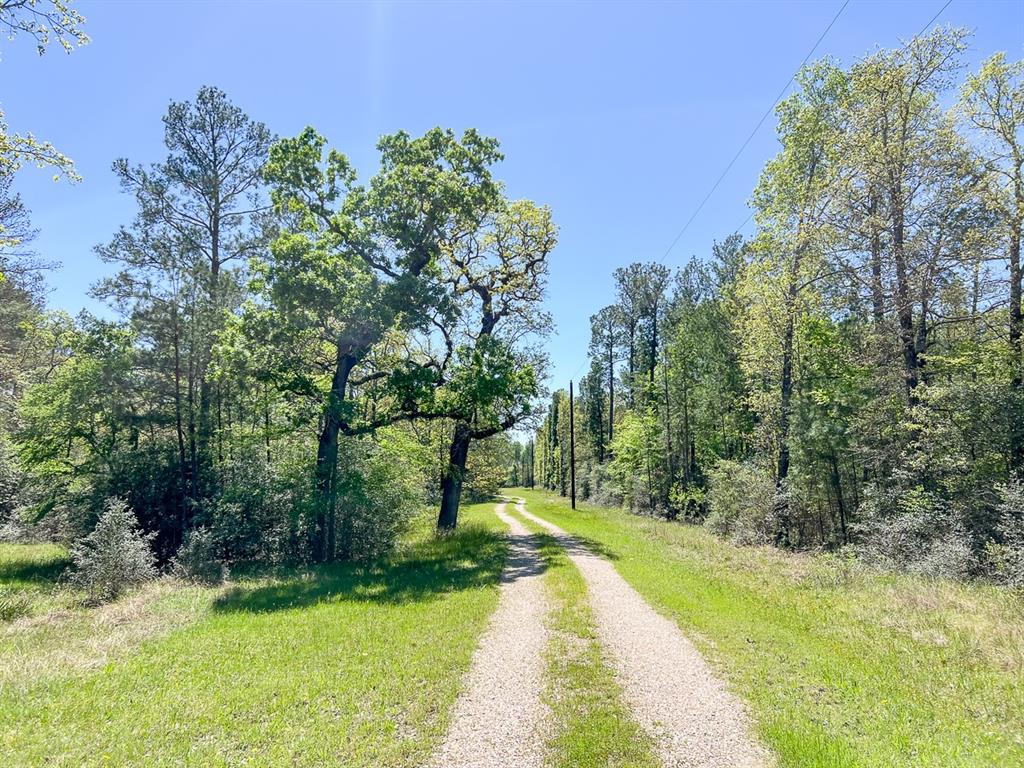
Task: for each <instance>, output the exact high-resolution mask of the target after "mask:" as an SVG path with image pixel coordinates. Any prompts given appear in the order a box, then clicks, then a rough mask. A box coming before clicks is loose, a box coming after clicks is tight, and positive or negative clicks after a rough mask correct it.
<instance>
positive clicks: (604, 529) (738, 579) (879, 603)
mask: <svg viewBox="0 0 1024 768" xmlns="http://www.w3.org/2000/svg"><path fill="white" fill-rule="evenodd" d="M508 493H509V494H510V495H521V496H524V497H525V498H526V499H527V501H528V502H529V507H530V510H531V511H532V512H534V513H537V514H540V515H542V516H543V517H545V518H547V519H548V520H550V521H551V522H554V523H556V524H558V525H559V526H561V527H563V528H565V529H566V530H568V531H570V532H571V533H573V534H575V535H577V536H580V537H582V538H584V539H587V540H590V541H591V542H593V543H595V544H598V545H600V547H601V549H602V551H604V552H605V553H606V554H608V555H609V556H610V557H611V558H612V559H613V561H614V563H615V566H616V568H617V569H618V570H619V572H620V573H621V574H622V575H623V577H624V578H625V579H626V580H627V581H629V582H630V584H632V585H633V586H634V588H636V589H637V590H638V591H639V592H640V593H641V594H642V595H643V596H644V597H645V598H646V599H647V600H648V601H649V602H650V603H651V604H652V605H653V606H655V608H657V609H658V610H660V611H662V612H663V613H664V614H665V615H667V616H670V617H671V618H673V619H674V620H675V621H676V622H677V623H678V624H679V626H680V627H681V628H682V629H683V630H684V631H685V632H686V633H687V634H688V635H689V637H690V638H691V639H692V640H693V641H694V642H695V643H696V644H697V645H698V647H699V648H700V649H701V650H702V651H703V652H704V653H705V654H706V655H707V657H708V658H709V659H710V660H711V661H712V662H713V663H714V664H715V665H716V667H717V668H718V669H719V670H720V671H721V673H722V674H723V676H725V677H726V679H727V680H728V681H729V683H730V685H731V687H732V689H733V690H734V691H736V692H737V693H738V694H739V695H740V696H741V697H743V698H744V699H745V700H746V701H747V702H748V703H749V705H750V707H751V709H752V712H753V714H754V715H755V717H756V719H757V721H758V723H759V730H760V733H761V735H762V737H763V738H764V740H765V742H766V743H767V744H769V745H770V746H771V747H772V748H773V749H774V750H775V751H776V753H777V754H778V755H779V758H780V763H781V765H783V766H794V767H796V766H800V768H810V767H812V766H822V767H824V766H829V767H832V766H864V767H865V768H866V767H868V766H871V767H872V768H895V767H897V766H907V767H909V766H914V767H915V768H917V767H919V766H935V767H936V768H940V767H941V768H953V767H954V766H972V767H977V768H996V767H997V766H1006V767H1007V768H1008V767H1009V766H1018V765H1024V606H1022V603H1021V601H1020V600H1019V599H1017V598H1014V597H1012V596H1011V595H1009V594H1007V593H1005V592H1002V591H1000V590H998V589H996V588H992V587H987V586H982V585H962V584H954V583H946V582H938V583H936V582H925V581H921V580H916V579H911V578H908V577H903V576H896V575H887V574H878V573H872V572H868V571H865V570H863V569H861V568H858V567H856V566H854V565H851V564H849V563H847V562H843V561H839V560H837V559H835V558H829V557H810V556H800V555H790V554H785V553H782V552H779V551H777V550H773V549H769V548H763V549H759V548H740V547H735V546H732V545H730V544H727V543H725V542H722V541H720V540H718V539H716V538H714V537H713V536H711V535H709V534H708V533H706V532H705V531H703V530H702V529H700V528H696V527H692V526H684V525H679V524H672V523H666V522H662V521H655V520H651V519H647V518H641V517H636V516H632V515H626V514H623V513H621V512H619V511H617V510H605V509H599V508H592V507H588V506H586V505H581V508H580V509H579V510H577V511H575V512H574V511H572V510H570V509H569V507H568V503H567V501H566V500H564V499H560V498H558V497H555V496H551V495H548V494H542V493H539V492H530V491H522V490H520V489H513V490H510V491H508Z"/></svg>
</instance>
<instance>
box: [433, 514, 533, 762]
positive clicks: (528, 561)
mask: <svg viewBox="0 0 1024 768" xmlns="http://www.w3.org/2000/svg"><path fill="white" fill-rule="evenodd" d="M495 512H496V514H497V515H498V517H499V518H500V519H501V521H502V522H503V523H505V524H506V525H507V526H508V527H509V532H508V540H509V554H508V559H507V560H506V562H505V569H504V570H503V571H502V575H501V596H500V597H499V599H498V607H497V608H496V609H495V611H494V614H493V615H492V616H491V620H490V623H489V624H488V627H487V630H486V631H485V632H484V634H483V635H482V636H481V638H480V643H479V645H478V646H477V649H476V651H475V653H474V654H473V661H472V665H471V666H470V670H469V673H468V675H467V677H466V680H465V689H464V691H463V693H462V695H461V696H460V697H459V699H458V701H456V703H455V709H454V711H453V712H452V715H451V719H450V723H451V724H450V727H449V730H448V733H447V735H446V736H445V740H444V742H443V743H442V744H441V746H440V748H439V749H438V750H437V752H436V753H435V754H434V757H433V759H432V760H431V761H430V763H429V765H430V766H433V767H434V768H498V767H499V766H508V767H509V768H512V767H513V766H515V767H517V768H541V766H543V764H544V728H543V726H544V723H545V721H546V720H547V719H548V715H549V712H548V708H547V706H546V705H545V704H544V702H543V700H542V698H541V694H542V691H543V689H544V670H545V663H546V662H545V650H546V649H547V644H548V627H547V614H548V603H549V601H548V598H547V595H546V594H545V592H544V585H543V582H542V579H543V574H544V561H543V558H542V557H541V554H540V551H539V549H538V548H537V543H536V541H535V540H534V537H533V536H532V535H531V533H530V531H529V530H528V529H527V528H526V527H525V526H524V525H523V524H522V523H521V522H520V521H519V520H516V519H515V518H514V517H510V516H509V515H507V514H506V513H505V505H504V504H499V505H498V506H497V508H496V509H495Z"/></svg>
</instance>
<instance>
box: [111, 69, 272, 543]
mask: <svg viewBox="0 0 1024 768" xmlns="http://www.w3.org/2000/svg"><path fill="white" fill-rule="evenodd" d="M163 122H164V144H165V146H166V147H167V150H168V155H167V158H166V160H164V161H163V162H162V163H157V164H154V165H152V166H150V167H148V168H147V167H144V166H141V165H134V166H133V165H131V164H129V162H128V161H127V160H125V159H120V160H117V161H115V163H114V172H115V173H116V174H117V176H118V177H119V179H120V181H121V186H122V189H123V190H124V191H125V192H127V193H129V194H131V195H132V196H133V197H134V198H135V202H136V204H137V205H138V212H137V214H136V217H135V220H134V222H132V224H131V225H130V226H128V227H122V228H121V229H120V230H119V231H118V232H117V234H116V235H115V236H114V238H113V239H112V240H111V242H110V243H108V244H106V245H101V246H98V247H97V248H96V251H97V253H98V254H99V255H100V257H101V258H102V259H103V260H104V261H107V262H111V263H115V264H119V265H121V267H122V271H121V272H120V273H118V274H117V275H116V276H115V277H113V278H111V279H107V280H103V281H101V282H100V283H98V284H97V286H96V287H95V289H94V292H95V293H96V295H98V296H100V297H102V298H105V299H107V300H109V301H111V302H112V303H113V304H114V305H115V306H116V307H117V308H119V309H120V310H121V311H122V312H123V313H124V314H125V315H126V316H128V317H129V318H130V319H131V321H132V323H133V324H134V325H135V327H136V330H137V331H138V332H139V333H140V336H141V338H143V339H145V340H146V341H147V342H148V343H147V345H146V355H145V357H146V358H147V359H146V363H147V366H148V367H149V368H150V369H151V370H152V371H153V372H154V374H155V376H154V379H153V380H152V383H153V386H155V387H157V388H158V391H159V392H161V393H162V394H164V393H166V396H167V397H168V399H170V400H171V401H172V402H173V408H174V422H175V430H176V439H177V451H178V462H179V476H180V483H181V488H180V494H181V514H180V527H181V531H180V534H179V535H180V536H181V537H184V535H185V532H186V530H187V529H188V527H189V525H190V522H191V514H192V509H193V507H194V505H195V504H196V503H197V501H198V499H200V498H201V497H203V496H208V495H210V493H211V491H212V485H211V484H212V482H213V477H212V474H213V464H214V456H213V451H212V449H211V443H212V440H213V435H214V424H213V419H212V416H211V411H212V408H213V377H212V375H211V367H212V364H213V352H214V346H215V344H216V342H217V339H218V337H219V335H220V334H221V333H222V331H223V329H224V318H225V315H226V313H228V312H231V311H234V310H236V309H237V308H238V306H239V304H240V301H241V294H242V285H243V282H244V274H243V267H244V265H245V261H246V260H247V259H248V258H250V257H254V256H256V255H257V254H258V253H259V252H260V251H261V249H263V248H265V247H266V244H267V236H266V233H265V230H264V225H263V223H262V221H261V214H262V212H263V210H264V209H265V203H264V201H263V197H262V179H261V172H262V168H263V164H264V162H265V159H266V154H267V151H268V149H269V146H270V142H271V137H270V133H269V131H268V130H267V128H266V126H264V125H263V124H262V123H259V122H256V121H254V120H252V119H250V118H249V117H248V116H247V115H246V114H245V113H244V112H243V111H242V110H241V109H239V108H238V107H236V106H235V105H233V104H232V103H231V102H230V101H229V100H228V98H227V96H226V95H225V94H224V93H223V92H222V91H220V90H218V89H216V88H212V87H208V86H207V87H203V88H200V89H199V92H198V93H197V95H196V98H195V100H194V101H192V102H171V104H170V106H169V107H168V110H167V114H166V115H165V116H164V118H163ZM218 407H219V403H218Z"/></svg>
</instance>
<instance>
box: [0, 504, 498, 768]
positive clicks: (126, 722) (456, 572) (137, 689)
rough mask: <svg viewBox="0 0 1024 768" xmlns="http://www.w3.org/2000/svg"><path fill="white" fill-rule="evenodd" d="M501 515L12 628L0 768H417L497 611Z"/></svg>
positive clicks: (2, 641) (0, 701) (4, 642)
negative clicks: (399, 543)
mask: <svg viewBox="0 0 1024 768" xmlns="http://www.w3.org/2000/svg"><path fill="white" fill-rule="evenodd" d="M492 509H493V505H490V504H488V505H479V506H478V507H476V508H470V509H468V510H467V511H466V514H465V517H464V521H465V525H464V526H463V527H462V529H461V531H460V532H459V533H458V534H456V535H454V536H451V537H446V538H442V539H437V538H434V537H433V536H432V535H431V534H430V532H429V529H428V528H427V527H426V526H424V527H421V528H420V529H419V530H418V531H417V532H416V535H415V536H413V537H412V540H411V541H410V542H409V543H408V545H407V546H406V547H405V548H404V550H403V551H402V552H401V553H400V554H398V555H396V556H394V557H392V558H389V559H387V560H385V561H382V562H378V563H375V564H372V565H352V564H345V565H335V566H330V567H324V568H318V569H314V570H310V571H308V572H295V571H291V572H283V573H281V574H278V575H277V576H275V577H263V578H247V579H246V580H244V581H241V582H237V583H233V584H232V585H229V586H228V587H226V588H219V589H209V588H207V589H203V588H192V587H183V586H181V585H175V584H174V583H173V582H169V581H163V582H161V583H159V584H157V585H154V586H152V587H148V588H146V589H144V590H142V591H140V592H136V593H134V594H133V595H131V596H129V597H127V598H125V599H123V600H121V601H119V602H118V603H115V604H113V605H110V606H104V607H102V608H100V609H78V610H76V611H73V612H71V613H70V614H69V615H58V616H56V617H43V616H40V617H35V618H33V619H28V620H23V621H19V622H15V623H14V624H12V625H9V626H8V628H7V629H6V630H5V631H4V632H2V633H0V669H2V670H3V677H0V683H2V687H0V765H4V766H5V767H6V766H10V767H11V768H14V767H15V766H29V765H42V764H46V765H48V766H92V765H119V766H120V765H124V766H127V765H147V766H152V765H167V766H171V765H174V766H179V765H194V766H227V765H289V766H319V765H328V764H330V765H345V766H400V765H414V764H417V763H419V762H421V761H422V760H423V759H424V758H426V757H427V756H428V755H429V754H430V752H431V749H432V747H433V746H434V745H435V744H436V743H437V741H438V740H439V738H440V736H441V734H442V733H443V732H444V729H445V727H446V725H447V716H448V712H449V710H450V707H451V704H452V703H453V701H454V699H455V697H456V695H457V694H458V688H459V684H460V681H461V680H462V677H463V674H464V672H465V671H466V669H467V668H468V666H469V661H470V657H471V654H472V651H473V648H474V646H475V644H476V640H477V636H478V635H479V633H480V632H481V631H482V630H483V628H484V626H485V624H486V621H487V618H488V616H489V615H490V613H491V611H492V610H493V608H494V606H495V604H496V601H497V594H498V592H497V588H496V585H497V581H498V576H499V574H500V571H501V568H502V565H503V563H504V559H505V554H506V546H505V541H504V538H503V537H502V536H501V535H500V534H499V531H500V524H499V523H498V522H497V520H496V519H495V518H494V516H493V514H491V510H492ZM126 626H127V627H134V628H135V629H136V630H137V631H130V632H128V633H127V634H126V635H125V636H120V637H118V633H119V632H121V630H122V629H123V628H124V627H126ZM122 634H123V633H122ZM69 635H70V637H71V639H70V640H67V639H66V637H67V636H69ZM111 636H114V639H113V640H111ZM97 649H99V650H98V651H97ZM79 657H81V658H79Z"/></svg>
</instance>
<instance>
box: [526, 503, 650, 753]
mask: <svg viewBox="0 0 1024 768" xmlns="http://www.w3.org/2000/svg"><path fill="white" fill-rule="evenodd" d="M509 511H510V512H511V511H512V508H511V507H509ZM517 517H519V516H518V515H517ZM520 520H521V521H522V523H523V524H524V525H525V526H527V528H529V529H530V530H531V532H533V534H534V535H535V536H536V537H537V541H538V542H539V544H540V549H541V554H542V556H543V558H544V563H545V573H544V586H545V589H546V590H547V592H548V594H549V596H550V599H551V603H552V614H551V629H552V641H551V644H550V647H549V649H548V653H547V680H546V690H545V700H546V701H547V703H548V706H549V707H550V708H551V713H552V715H553V724H552V733H551V736H550V738H549V741H548V744H547V747H548V756H547V763H548V765H549V766H551V767H552V768H656V766H658V765H659V763H658V761H657V759H656V758H655V757H654V752H653V744H652V742H651V739H650V738H649V737H648V736H647V735H646V734H644V732H643V731H642V730H641V729H640V727H639V726H638V725H637V724H636V722H635V721H634V720H633V718H632V716H631V715H630V713H629V710H628V709H627V708H626V706H625V705H624V704H623V702H622V699H621V694H622V692H621V689H620V688H619V685H618V683H617V682H616V681H615V676H614V672H613V671H612V669H611V668H610V667H609V666H608V664H607V663H606V661H605V659H604V657H603V656H602V653H601V646H600V643H599V641H598V638H597V635H596V632H595V628H594V619H593V616H592V614H591V610H590V604H589V602H588V600H587V584H586V581H584V579H583V576H582V575H581V574H580V572H579V570H577V568H576V566H575V565H573V564H572V561H570V560H569V558H568V557H567V556H566V554H565V550H564V549H563V548H562V547H561V546H560V545H559V544H558V542H556V541H555V539H554V538H552V537H551V536H550V535H548V534H546V533H544V532H543V531H542V529H540V528H539V527H538V526H537V525H536V524H535V523H532V522H530V521H529V520H525V519H523V518H521V517H520Z"/></svg>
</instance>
